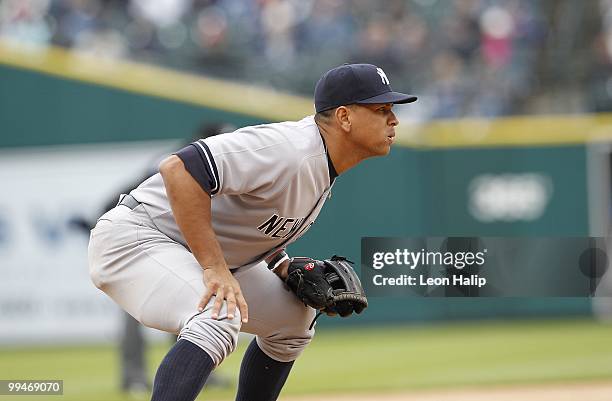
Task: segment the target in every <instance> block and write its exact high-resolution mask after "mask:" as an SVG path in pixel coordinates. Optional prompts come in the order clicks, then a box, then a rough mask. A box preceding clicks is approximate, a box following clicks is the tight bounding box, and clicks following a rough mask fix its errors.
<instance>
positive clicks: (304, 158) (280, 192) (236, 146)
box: [131, 116, 336, 269]
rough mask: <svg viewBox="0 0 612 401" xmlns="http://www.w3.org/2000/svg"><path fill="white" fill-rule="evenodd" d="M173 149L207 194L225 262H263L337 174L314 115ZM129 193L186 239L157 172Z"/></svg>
mask: <svg viewBox="0 0 612 401" xmlns="http://www.w3.org/2000/svg"><path fill="white" fill-rule="evenodd" d="M177 155H178V156H179V157H180V158H181V159H182V160H183V162H184V164H185V166H186V169H187V171H189V173H190V174H191V175H192V176H193V177H194V179H196V181H197V182H198V183H199V184H200V186H202V188H203V189H204V190H205V191H206V192H208V193H209V194H210V195H211V197H212V201H211V208H212V225H213V229H214V231H215V233H216V236H217V239H218V241H219V244H220V246H221V249H222V251H223V254H224V256H225V260H226V262H227V265H228V266H229V268H231V269H233V268H236V267H239V266H244V265H247V264H251V263H255V262H258V261H261V260H262V259H264V258H265V257H266V256H268V255H271V254H273V253H274V252H276V251H277V250H279V249H282V248H285V247H286V246H287V245H289V244H290V243H292V242H294V241H295V240H297V239H298V238H300V237H301V236H302V235H303V234H304V233H305V232H306V230H308V228H309V227H310V226H311V225H312V224H313V222H314V220H315V219H316V217H317V216H318V215H319V212H320V210H321V208H322V207H323V204H324V203H325V200H326V199H327V198H328V197H329V195H330V191H331V187H332V185H333V180H334V178H335V176H336V173H335V170H334V168H333V165H332V164H331V162H330V161H329V159H328V156H327V151H326V148H325V143H324V142H323V138H322V136H321V134H320V132H319V130H318V127H317V125H316V124H315V122H314V118H313V116H309V117H306V118H304V119H302V120H300V121H297V122H282V123H275V124H265V125H258V126H251V127H246V128H243V129H239V130H237V131H235V132H232V133H228V134H223V135H218V136H215V137H210V138H206V139H201V140H199V141H197V142H194V143H193V144H191V145H189V146H187V147H186V148H184V149H182V150H181V151H179V152H177ZM131 195H132V196H133V197H134V198H136V200H138V201H139V202H141V203H142V204H143V206H144V209H145V210H146V212H147V213H148V214H149V216H150V217H151V219H152V221H153V223H154V224H155V225H156V226H157V227H158V229H159V230H160V231H161V232H162V233H164V234H166V235H167V236H168V237H170V238H172V239H173V240H175V241H177V242H179V243H181V244H183V245H186V242H185V239H184V238H183V235H182V234H181V232H180V230H179V228H178V226H177V224H176V221H175V220H174V217H173V215H172V210H171V208H170V204H169V201H168V198H167V195H166V191H165V187H164V183H163V180H162V177H161V175H160V174H156V175H154V176H152V177H151V178H149V179H148V180H146V181H145V182H143V183H142V184H141V185H140V186H139V187H138V188H136V189H135V190H133V191H132V192H131Z"/></svg>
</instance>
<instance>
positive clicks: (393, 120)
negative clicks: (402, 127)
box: [389, 111, 399, 127]
mask: <svg viewBox="0 0 612 401" xmlns="http://www.w3.org/2000/svg"><path fill="white" fill-rule="evenodd" d="M398 124H399V120H398V119H397V116H396V115H395V113H394V112H393V111H391V115H390V116H389V125H390V126H392V127H396V126H397V125H398Z"/></svg>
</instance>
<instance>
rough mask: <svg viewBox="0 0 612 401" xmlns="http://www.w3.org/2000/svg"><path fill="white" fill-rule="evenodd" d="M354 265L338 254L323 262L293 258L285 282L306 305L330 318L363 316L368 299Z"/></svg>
mask: <svg viewBox="0 0 612 401" xmlns="http://www.w3.org/2000/svg"><path fill="white" fill-rule="evenodd" d="M351 263H352V262H350V261H348V260H347V259H346V258H343V257H341V256H335V255H334V256H332V257H331V258H330V259H326V260H323V261H320V260H315V259H311V258H303V257H297V258H292V259H291V260H290V263H289V265H288V267H287V278H286V279H285V283H286V284H287V285H288V286H289V288H290V289H291V290H292V291H293V292H294V293H295V294H296V295H297V297H298V298H300V299H301V300H302V302H304V304H306V305H308V306H310V307H312V308H314V309H317V310H319V311H321V312H324V313H326V314H327V315H329V316H335V315H340V316H342V317H347V316H350V315H351V314H353V312H355V313H361V312H362V311H363V310H364V309H365V308H366V307H367V306H368V300H367V298H366V295H365V292H364V290H363V288H362V287H361V282H360V281H359V278H358V277H357V274H356V273H355V271H354V270H353V268H352V266H351Z"/></svg>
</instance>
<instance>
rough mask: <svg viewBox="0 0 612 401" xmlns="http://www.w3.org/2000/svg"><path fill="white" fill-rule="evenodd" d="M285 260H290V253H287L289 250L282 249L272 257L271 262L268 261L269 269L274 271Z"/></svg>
mask: <svg viewBox="0 0 612 401" xmlns="http://www.w3.org/2000/svg"><path fill="white" fill-rule="evenodd" d="M285 260H289V255H287V252H285V251H280V252H279V253H278V254H277V255H276V256H274V257H273V258H272V260H271V261H270V263H268V269H270V270H272V271H274V269H276V268H277V267H278V266H280V265H281V264H282V263H283V262H284V261H285Z"/></svg>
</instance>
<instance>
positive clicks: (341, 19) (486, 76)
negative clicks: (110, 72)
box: [0, 0, 612, 119]
mask: <svg viewBox="0 0 612 401" xmlns="http://www.w3.org/2000/svg"><path fill="white" fill-rule="evenodd" d="M387 3H388V4H387ZM0 35H1V36H3V37H10V38H12V39H16V40H19V41H22V42H30V43H33V44H38V45H43V46H44V45H51V44H53V45H59V46H63V47H66V48H70V49H75V50H79V51H85V52H92V53H96V54H97V55H103V56H106V57H110V58H123V59H132V60H135V61H140V62H147V63H155V64H159V65H162V66H167V67H172V68H178V69H181V70H185V71H190V72H194V73H201V74H207V75H211V76H217V77H222V78H231V79H234V80H236V79H237V80H246V81H249V82H251V83H256V84H260V85H273V86H274V87H276V88H278V89H284V90H287V91H293V92H297V93H302V94H304V95H310V94H311V92H312V82H316V79H317V74H318V72H319V71H323V70H326V69H327V68H329V67H331V66H333V65H337V64H339V63H342V62H345V61H357V60H359V61H361V60H363V61H367V62H371V63H375V64H380V65H384V66H385V68H386V69H387V70H388V73H389V75H390V76H393V77H394V78H395V82H394V84H395V85H396V86H397V87H400V86H401V87H409V88H411V90H412V91H413V92H415V93H419V94H423V95H424V96H422V97H421V98H422V100H423V104H424V105H426V106H427V107H425V110H426V111H425V112H424V115H423V116H420V117H421V118H423V119H430V118H451V117H462V116H484V117H494V116H500V115H512V114H532V113H533V114H535V113H574V112H584V111H587V112H588V111H605V110H612V73H611V71H612V65H611V63H612V61H611V60H612V1H611V0H597V1H587V2H579V1H573V0H561V1H555V0H541V1H533V0H505V1H496V0H457V1H453V2H449V1H445V0H389V1H388V2H385V7H384V8H383V7H380V6H379V4H378V3H377V2H373V1H367V0H346V1H341V0H250V1H243V0H129V1H123V0H4V1H2V2H0ZM270 71H273V72H274V73H272V74H271V73H270ZM400 82H401V83H400ZM584 85H587V87H588V88H589V90H588V91H587V93H584V90H583V89H580V88H581V87H583V86H584Z"/></svg>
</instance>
